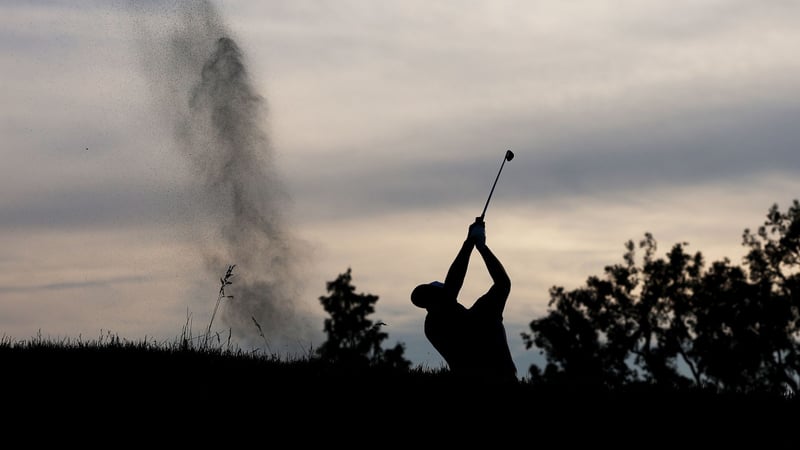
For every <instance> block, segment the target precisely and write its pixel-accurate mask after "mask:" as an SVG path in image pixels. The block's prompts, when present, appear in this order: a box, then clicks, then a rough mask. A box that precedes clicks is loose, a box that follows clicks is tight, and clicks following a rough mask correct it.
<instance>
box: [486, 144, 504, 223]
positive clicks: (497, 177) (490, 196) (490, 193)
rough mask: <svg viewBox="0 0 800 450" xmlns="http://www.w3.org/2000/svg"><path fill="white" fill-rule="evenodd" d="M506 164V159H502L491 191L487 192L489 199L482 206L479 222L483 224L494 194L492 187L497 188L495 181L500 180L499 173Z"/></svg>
mask: <svg viewBox="0 0 800 450" xmlns="http://www.w3.org/2000/svg"><path fill="white" fill-rule="evenodd" d="M505 164H506V158H505V157H504V158H503V162H502V163H500V170H498V171H497V176H496V177H495V179H494V184H492V190H491V191H489V198H487V199H486V204H485V205H483V212H482V213H481V217H480V221H481V222H483V218H484V216H486V208H488V207H489V200H491V199H492V194H493V193H494V187H495V186H497V180H499V179H500V172H502V171H503V166H504V165H505Z"/></svg>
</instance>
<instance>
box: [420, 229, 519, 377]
mask: <svg viewBox="0 0 800 450" xmlns="http://www.w3.org/2000/svg"><path fill="white" fill-rule="evenodd" d="M473 248H475V249H477V250H478V253H480V254H481V256H482V257H483V261H484V263H486V268H487V269H488V271H489V275H490V276H491V277H492V281H493V284H492V286H491V287H490V288H489V290H488V291H487V292H486V293H485V294H483V295H482V296H481V297H480V298H478V299H477V300H476V301H475V303H474V304H473V305H472V306H471V307H469V308H466V307H465V306H464V305H462V304H461V303H459V301H458V293H459V291H460V290H461V287H462V286H463V285H464V278H465V277H466V275H467V266H468V264H469V259H470V256H471V254H472V250H473ZM510 292H511V279H510V278H509V277H508V274H506V271H505V269H504V268H503V265H502V264H500V261H499V260H498V259H497V257H495V255H494V254H493V253H492V251H491V250H489V247H487V246H486V228H485V224H484V222H483V221H482V220H481V218H480V217H479V218H477V219H476V220H475V222H473V223H472V224H471V225H470V226H469V232H468V234H467V239H466V240H465V241H464V243H463V244H462V245H461V250H459V251H458V254H457V255H456V258H455V260H454V261H453V263H452V264H451V265H450V269H449V270H448V272H447V277H446V278H445V280H444V283H441V282H439V281H434V282H431V283H427V284H421V285H419V286H417V287H416V288H414V290H413V291H412V292H411V302H412V303H414V304H415V305H416V306H418V307H420V308H425V309H426V310H427V311H428V314H427V316H426V317H425V336H426V337H427V338H428V340H429V341H430V342H431V344H433V346H434V348H436V350H437V351H438V352H439V353H440V354H441V355H442V357H443V358H444V360H445V361H446V362H447V365H448V366H449V368H450V371H451V373H453V374H455V375H463V376H467V377H479V378H480V379H486V380H489V381H517V376H516V373H517V368H516V366H515V365H514V361H513V359H512V358H511V351H510V350H509V348H508V340H507V339H506V329H505V326H504V325H503V309H504V308H505V306H506V300H507V299H508V295H509V293H510Z"/></svg>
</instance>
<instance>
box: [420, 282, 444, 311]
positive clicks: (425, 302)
mask: <svg viewBox="0 0 800 450" xmlns="http://www.w3.org/2000/svg"><path fill="white" fill-rule="evenodd" d="M446 294H447V292H446V291H445V289H444V284H443V283H441V282H439V281H433V282H430V283H425V284H420V285H419V286H417V287H415V288H414V290H413V291H411V303H413V304H414V305H416V306H418V307H420V308H426V309H427V308H430V307H431V306H434V305H437V304H441V303H442V302H444V301H445V300H446V297H447V295H446Z"/></svg>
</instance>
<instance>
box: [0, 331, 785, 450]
mask: <svg viewBox="0 0 800 450" xmlns="http://www.w3.org/2000/svg"><path fill="white" fill-rule="evenodd" d="M0 365H2V368H3V369H2V382H3V386H4V387H5V389H6V396H5V402H4V410H5V411H6V412H9V411H11V412H13V413H14V415H15V416H18V417H29V418H32V417H36V419H33V422H34V423H37V424H40V425H41V424H43V423H45V422H47V421H48V420H50V419H55V421H56V423H57V424H59V423H61V424H63V423H71V421H72V420H74V419H76V418H78V417H81V418H84V420H85V421H86V423H88V424H95V425H96V424H101V423H104V424H105V423H108V422H109V421H110V422H111V423H114V424H116V425H117V426H119V425H122V426H123V427H125V428H127V425H134V424H136V423H138V420H143V421H153V422H154V423H157V424H160V425H164V424H168V423H171V424H174V425H175V427H178V428H171V427H167V430H168V431H172V432H175V431H179V430H186V428H181V427H185V426H187V425H186V424H187V423H188V424H191V427H192V429H193V430H195V431H200V432H202V431H203V430H204V428H203V426H202V425H203V424H207V425H208V426H210V427H212V428H215V427H216V426H215V425H214V424H216V425H219V424H220V423H224V424H227V425H226V426H232V425H234V424H235V426H252V425H253V424H260V425H259V426H266V425H267V424H269V427H270V429H273V430H275V431H276V432H278V431H280V428H281V427H291V428H292V429H294V428H297V427H301V428H302V427H306V426H307V427H308V430H309V431H308V432H309V433H311V435H310V436H311V437H314V436H316V435H315V434H314V433H316V432H321V431H322V430H326V433H327V434H325V436H327V438H326V439H344V440H346V437H345V436H342V435H340V434H337V433H339V432H348V433H351V432H357V433H360V434H359V435H361V434H365V433H366V434H369V433H378V434H380V435H381V436H389V435H391V436H394V434H395V433H399V432H400V430H406V432H407V433H408V432H414V433H416V431H413V430H417V431H418V429H419V428H421V429H423V430H426V431H425V432H426V433H428V435H429V436H439V437H440V438H442V439H446V438H447V436H450V438H452V439H465V438H466V437H467V436H469V435H470V433H472V434H473V435H474V436H475V437H476V438H477V436H485V435H487V434H497V436H496V437H497V438H501V437H509V436H510V435H508V434H507V433H509V432H511V433H512V434H513V435H514V436H518V437H521V436H531V437H534V436H539V438H550V437H557V438H558V440H559V442H561V443H562V444H568V443H579V442H586V441H587V440H588V441H592V442H594V443H596V444H598V443H602V442H604V441H605V442H606V443H609V444H610V443H615V445H617V446H618V447H619V446H625V445H626V442H628V441H626V440H625V439H623V437H624V436H626V435H628V434H630V433H634V434H636V433H646V434H648V435H649V436H650V438H653V439H655V438H656V437H658V442H661V443H662V444H664V443H667V442H673V443H674V444H675V445H678V444H679V443H680V442H682V441H684V440H688V441H687V442H690V443H693V444H694V445H699V444H703V446H705V445H706V444H707V445H711V444H712V443H717V444H719V443H720V442H723V441H729V442H731V443H737V444H741V443H743V442H754V443H758V444H764V443H771V445H776V444H777V445H778V447H780V445H782V444H783V443H784V442H788V439H789V436H792V434H791V432H790V430H793V429H794V427H795V421H796V420H797V419H798V418H800V415H798V411H800V409H799V408H800V402H799V401H798V400H797V399H796V398H789V397H775V396H767V395H759V394H753V393H751V394H747V395H745V394H732V393H719V392H713V391H709V390H703V389H692V390H684V391H675V390H670V389H664V388H662V387H659V386H650V385H638V386H630V387H628V388H626V389H622V390H616V391H610V390H601V389H589V388H587V387H585V386H583V387H582V386H545V385H534V384H531V383H528V382H521V383H519V384H517V385H511V386H508V385H505V386H498V385H490V384H485V383H476V382H474V381H470V380H462V379H457V378H455V377H453V376H452V375H451V374H450V373H448V372H447V371H446V370H439V371H431V370H422V369H412V370H409V371H396V370H388V369H382V368H378V367H360V368H355V367H346V366H342V365H337V364H335V363H330V362H324V361H321V360H319V359H316V358H314V357H312V356H308V357H304V358H297V359H293V360H286V359H280V358H277V357H274V356H269V355H259V354H253V353H246V352H242V351H237V350H224V349H219V348H208V347H206V348H198V347H197V346H190V345H186V343H185V342H184V343H181V341H179V340H178V341H176V342H175V343H172V344H160V345H159V344H154V343H147V342H145V341H141V342H127V341H122V340H119V339H113V338H112V339H105V340H103V341H102V342H101V341H91V342H81V341H69V340H65V341H62V342H52V341H44V340H41V339H38V340H37V339H34V340H30V341H23V342H15V341H10V340H4V341H2V342H1V343H0ZM79 422H80V421H79ZM7 424H8V423H7ZM178 424H184V425H178ZM248 424H249V425H248ZM197 427H199V428H197ZM275 427H277V428H275ZM133 428H134V429H136V428H138V425H137V427H133ZM447 430H449V431H447ZM564 430H567V431H564ZM570 430H571V431H570ZM127 432H130V430H128V431H127ZM331 433H332V434H331ZM386 433H389V434H388V435H387V434H386ZM498 433H500V434H498ZM653 433H655V434H653ZM398 436H399V437H398ZM398 436H396V437H395V438H399V439H404V438H403V437H402V436H405V438H410V437H411V436H409V435H404V434H402V433H401V434H399V435H398ZM784 438H785V439H787V440H786V441H784ZM792 439H793V438H792ZM628 443H631V442H628ZM773 448H774V447H773Z"/></svg>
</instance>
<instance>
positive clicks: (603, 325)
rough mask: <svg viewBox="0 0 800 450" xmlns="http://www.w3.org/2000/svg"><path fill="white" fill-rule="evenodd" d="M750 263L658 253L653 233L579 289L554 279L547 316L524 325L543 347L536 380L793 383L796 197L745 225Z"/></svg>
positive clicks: (797, 313)
mask: <svg viewBox="0 0 800 450" xmlns="http://www.w3.org/2000/svg"><path fill="white" fill-rule="evenodd" d="M743 241H744V245H746V246H747V247H749V249H750V250H749V253H748V254H747V256H746V257H745V259H744V265H745V266H746V267H747V268H749V274H748V273H747V272H746V270H745V269H743V268H741V267H738V266H732V265H731V264H730V261H729V260H728V259H724V260H722V261H717V262H714V263H712V264H711V266H710V267H709V268H708V269H707V270H706V269H705V268H704V261H703V257H702V254H701V253H700V252H697V253H695V254H694V255H690V254H688V253H686V251H685V246H686V245H687V244H686V243H681V244H676V245H674V246H673V247H672V249H671V250H670V251H669V252H668V253H667V254H666V255H665V258H655V257H654V255H655V252H656V250H657V245H656V241H655V239H654V238H653V236H652V235H651V234H650V233H646V234H645V237H644V239H642V240H641V241H640V242H639V245H638V247H639V249H641V250H643V251H644V254H643V256H642V260H641V264H637V262H636V254H635V250H636V245H635V244H634V242H633V241H628V242H627V243H626V244H625V248H626V252H625V254H624V257H623V259H624V263H622V264H617V265H612V266H607V267H606V268H605V276H604V277H603V278H602V279H601V278H600V277H596V276H591V277H589V278H588V279H587V282H586V286H585V287H583V288H579V289H576V290H573V291H566V290H565V289H564V288H563V287H553V288H551V289H550V302H549V310H548V314H547V315H545V316H544V317H541V318H538V319H536V320H533V321H532V322H531V323H530V329H531V333H530V334H529V333H522V338H523V341H524V342H525V345H526V347H527V348H529V349H530V348H531V347H533V346H536V347H538V348H539V349H540V350H541V351H542V352H543V353H544V354H545V357H546V361H547V363H546V366H545V368H544V371H542V370H541V369H540V368H539V367H537V366H535V365H533V366H531V368H530V374H531V378H532V379H533V380H538V381H554V382H566V383H580V384H589V385H599V386H606V387H613V386H620V385H624V384H627V383H631V382H639V381H644V382H648V383H656V384H659V385H662V386H677V387H685V386H689V385H692V384H694V385H712V386H714V387H717V388H719V389H721V390H735V391H754V390H757V391H782V390H785V389H787V388H788V389H791V390H793V391H796V390H797V387H798V379H799V378H800V365H799V364H798V363H799V362H800V298H798V297H799V296H800V271H799V270H798V269H800V205H799V204H798V202H797V200H795V201H794V202H793V204H792V206H791V207H790V208H789V209H788V211H787V212H786V213H782V212H780V210H779V209H778V206H777V205H773V207H772V208H771V209H770V210H769V213H768V214H767V220H766V222H765V223H764V225H763V226H761V227H759V229H758V231H757V232H756V233H755V234H754V233H751V232H750V231H749V230H745V232H744V237H743Z"/></svg>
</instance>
